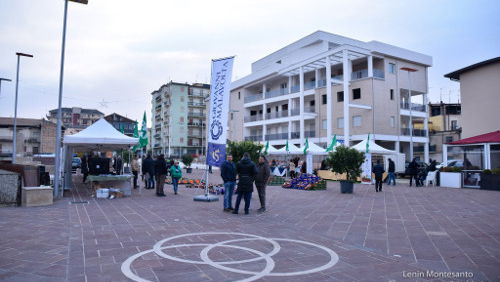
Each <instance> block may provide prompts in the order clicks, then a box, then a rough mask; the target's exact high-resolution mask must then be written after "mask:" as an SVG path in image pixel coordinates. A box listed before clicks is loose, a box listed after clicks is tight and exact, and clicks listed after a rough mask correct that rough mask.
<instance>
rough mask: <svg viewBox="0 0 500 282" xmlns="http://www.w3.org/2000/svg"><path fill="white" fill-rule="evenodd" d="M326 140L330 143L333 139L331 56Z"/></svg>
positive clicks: (328, 78)
mask: <svg viewBox="0 0 500 282" xmlns="http://www.w3.org/2000/svg"><path fill="white" fill-rule="evenodd" d="M325 68H326V140H327V144H330V143H329V142H331V141H330V140H331V139H332V119H333V114H332V68H331V62H330V56H327V57H326V64H325Z"/></svg>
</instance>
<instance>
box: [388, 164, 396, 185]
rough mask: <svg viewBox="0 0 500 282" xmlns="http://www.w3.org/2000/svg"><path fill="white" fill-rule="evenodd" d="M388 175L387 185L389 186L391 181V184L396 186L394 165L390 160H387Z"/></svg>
mask: <svg viewBox="0 0 500 282" xmlns="http://www.w3.org/2000/svg"><path fill="white" fill-rule="evenodd" d="M388 173H389V180H388V181H387V185H391V181H392V183H394V184H393V185H394V186H396V165H395V164H394V161H393V160H391V158H389V169H388Z"/></svg>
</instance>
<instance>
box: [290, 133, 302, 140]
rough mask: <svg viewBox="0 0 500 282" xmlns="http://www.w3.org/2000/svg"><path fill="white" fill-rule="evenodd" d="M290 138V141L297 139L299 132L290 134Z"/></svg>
mask: <svg viewBox="0 0 500 282" xmlns="http://www.w3.org/2000/svg"><path fill="white" fill-rule="evenodd" d="M290 137H291V139H299V138H300V132H299V131H294V132H290Z"/></svg>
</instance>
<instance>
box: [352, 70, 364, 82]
mask: <svg viewBox="0 0 500 282" xmlns="http://www.w3.org/2000/svg"><path fill="white" fill-rule="evenodd" d="M365 77H368V70H358V71H353V72H352V73H351V79H352V80H355V79H361V78H365Z"/></svg>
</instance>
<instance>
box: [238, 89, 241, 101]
mask: <svg viewBox="0 0 500 282" xmlns="http://www.w3.org/2000/svg"><path fill="white" fill-rule="evenodd" d="M238 100H241V92H239V91H238Z"/></svg>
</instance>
